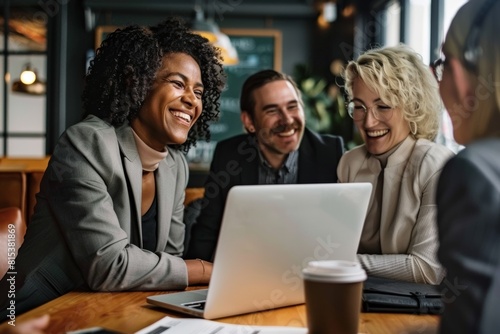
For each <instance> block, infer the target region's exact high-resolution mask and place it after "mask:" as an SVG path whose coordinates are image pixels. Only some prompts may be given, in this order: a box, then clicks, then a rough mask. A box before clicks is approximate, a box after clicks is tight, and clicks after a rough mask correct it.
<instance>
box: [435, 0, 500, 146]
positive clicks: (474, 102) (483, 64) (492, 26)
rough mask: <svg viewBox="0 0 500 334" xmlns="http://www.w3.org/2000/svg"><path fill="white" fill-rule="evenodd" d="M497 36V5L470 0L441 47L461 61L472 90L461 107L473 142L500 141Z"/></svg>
mask: <svg viewBox="0 0 500 334" xmlns="http://www.w3.org/2000/svg"><path fill="white" fill-rule="evenodd" d="M499 33H500V1H498V0H470V1H468V2H467V3H466V4H465V5H463V6H462V7H461V8H460V9H459V10H458V12H457V14H456V15H455V17H454V18H453V20H452V22H451V25H450V28H449V29H448V32H447V34H446V39H445V43H444V44H443V52H444V53H445V54H446V55H447V57H453V58H456V59H458V60H459V61H460V63H461V64H462V65H463V66H464V68H465V69H466V70H467V73H468V76H467V80H468V81H469V82H470V84H471V85H472V87H473V88H475V92H474V96H470V98H468V101H466V102H467V103H466V105H465V106H464V107H465V108H466V109H467V110H464V117H467V118H469V117H470V120H469V121H470V122H471V125H472V126H471V129H472V132H473V133H472V138H473V139H478V138H483V137H491V136H495V137H500V40H499V36H498V34H499ZM466 55H467V56H466ZM441 84H442V83H441Z"/></svg>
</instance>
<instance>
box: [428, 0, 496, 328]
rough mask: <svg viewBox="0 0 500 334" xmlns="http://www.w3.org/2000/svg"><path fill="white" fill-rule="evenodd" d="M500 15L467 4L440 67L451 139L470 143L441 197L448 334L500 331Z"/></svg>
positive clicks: (451, 167) (480, 1) (484, 1)
mask: <svg viewBox="0 0 500 334" xmlns="http://www.w3.org/2000/svg"><path fill="white" fill-rule="evenodd" d="M499 17H500V1H498V0H476V1H469V2H468V3H466V4H465V5H464V6H463V7H462V8H461V9H460V10H459V11H458V12H457V14H456V16H455V18H454V19H453V21H452V23H451V26H450V28H449V30H448V33H447V36H446V40H445V43H444V45H443V53H444V58H441V60H440V61H438V62H437V63H436V66H435V68H436V73H437V74H438V75H437V77H438V80H440V92H441V96H442V98H443V102H444V104H445V106H446V109H447V111H448V113H449V114H450V118H451V120H452V124H453V135H454V137H455V140H456V141H457V142H458V143H460V144H462V145H465V149H464V150H462V151H460V152H459V153H458V154H457V156H456V157H454V158H453V159H451V160H450V161H449V162H448V163H447V164H446V166H445V167H444V169H443V173H442V175H441V177H440V180H439V184H438V191H437V204H438V228H439V241H440V247H439V252H438V256H439V260H440V261H441V263H442V264H443V266H444V267H445V268H446V271H447V274H446V283H447V286H449V287H453V289H447V290H446V294H445V297H446V299H445V301H446V303H445V311H444V314H443V316H442V320H441V332H442V333H498V332H499V330H500V317H499V316H498V315H499V309H500V302H499V299H498V296H500V42H499V39H498V33H499V32H500V21H499V19H498V18H499ZM441 74H442V76H441ZM441 79H442V80H441Z"/></svg>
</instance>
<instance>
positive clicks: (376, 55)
mask: <svg viewBox="0 0 500 334" xmlns="http://www.w3.org/2000/svg"><path fill="white" fill-rule="evenodd" d="M343 76H344V79H345V89H346V91H347V94H348V95H349V98H350V99H352V98H353V92H352V87H353V84H354V81H355V80H356V79H357V78H360V79H361V80H363V82H364V83H365V84H366V85H367V86H368V88H369V89H371V90H372V91H374V92H376V93H377V94H378V96H379V97H380V98H381V100H382V101H383V102H385V103H387V104H388V105H390V106H391V107H396V108H400V109H401V112H402V113H403V117H404V118H405V120H406V121H407V122H415V123H416V124H417V131H416V133H415V134H414V137H415V138H426V139H429V140H434V138H435V137H436V135H437V133H438V129H439V119H440V113H441V110H442V107H441V106H442V104H441V99H440V97H439V89H438V85H437V82H436V79H435V78H434V77H433V75H432V71H431V70H430V69H429V67H428V66H427V65H425V64H424V63H423V61H422V57H421V56H420V55H419V54H418V53H416V52H415V51H414V50H412V49H411V48H410V47H408V46H406V45H404V44H400V45H397V46H392V47H383V48H375V49H372V50H368V51H366V52H365V53H363V54H362V55H360V56H359V57H358V59H356V60H352V61H350V62H349V63H348V64H347V67H346V68H345V70H344V73H343Z"/></svg>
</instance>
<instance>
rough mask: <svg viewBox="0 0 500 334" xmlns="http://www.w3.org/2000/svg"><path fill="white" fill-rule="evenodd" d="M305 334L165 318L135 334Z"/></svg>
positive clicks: (301, 330)
mask: <svg viewBox="0 0 500 334" xmlns="http://www.w3.org/2000/svg"><path fill="white" fill-rule="evenodd" d="M163 333H165V334H307V328H303V327H285V326H246V325H233V324H225V323H222V322H216V321H211V320H205V319H189V318H171V317H168V316H167V317H165V318H163V319H161V320H158V321H157V322H155V323H154V324H152V325H150V326H148V327H146V328H143V329H141V330H140V331H138V332H136V333H135V334H163Z"/></svg>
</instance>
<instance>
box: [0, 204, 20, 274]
mask: <svg viewBox="0 0 500 334" xmlns="http://www.w3.org/2000/svg"><path fill="white" fill-rule="evenodd" d="M25 233H26V224H25V223H24V221H23V216H22V213H21V210H20V209H19V208H16V207H7V208H3V209H0V249H1V250H2V255H1V256H0V277H3V276H4V275H5V273H6V272H8V271H9V270H12V271H15V258H16V255H17V250H18V249H19V247H21V244H22V243H23V241H24V234H25ZM9 261H11V264H13V265H14V267H13V268H9V265H10V264H9Z"/></svg>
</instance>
